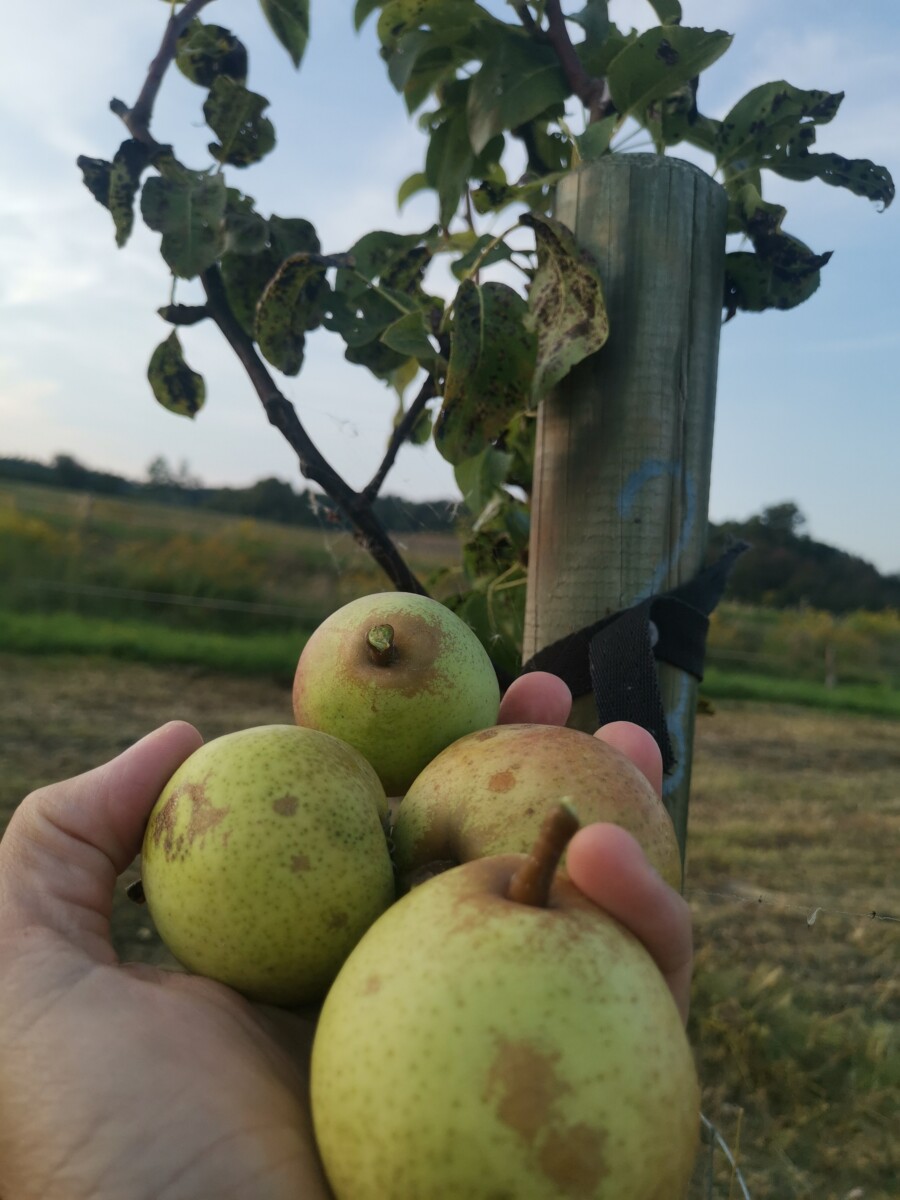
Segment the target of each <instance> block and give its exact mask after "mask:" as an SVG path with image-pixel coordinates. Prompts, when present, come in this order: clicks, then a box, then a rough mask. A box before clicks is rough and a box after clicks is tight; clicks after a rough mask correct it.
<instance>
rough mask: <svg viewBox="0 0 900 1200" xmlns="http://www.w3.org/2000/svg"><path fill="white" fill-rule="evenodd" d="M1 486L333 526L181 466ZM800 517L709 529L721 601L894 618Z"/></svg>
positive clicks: (865, 570) (284, 501) (395, 526)
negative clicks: (722, 574) (730, 553)
mask: <svg viewBox="0 0 900 1200" xmlns="http://www.w3.org/2000/svg"><path fill="white" fill-rule="evenodd" d="M0 478H6V479H14V480H20V481H22V482H27V483H39V484H43V485H45V486H49V487H60V488H69V489H72V490H75V491H86V492H92V493H94V494H97V495H104V496H123V497H131V498H135V499H144V500H153V501H156V502H157V503H165V504H177V505H183V506H185V507H191V508H203V509H209V510H212V511H215V512H222V513H233V514H235V515H238V516H244V517H253V518H256V519H258V520H267V521H278V522H281V523H283V524H287V525H300V526H305V527H307V528H321V527H322V526H323V525H327V524H332V523H334V522H337V523H340V520H339V518H338V517H337V514H336V513H335V512H334V511H333V510H332V509H331V507H330V505H329V503H328V501H327V498H326V497H324V496H322V495H321V494H320V493H317V492H313V491H311V490H304V491H300V492H297V491H295V490H294V489H293V488H292V487H291V485H290V484H289V483H285V482H284V481H283V480H281V479H274V478H269V479H261V480H259V481H258V482H257V483H254V484H252V485H251V486H249V487H244V488H209V487H204V485H203V484H202V483H201V482H200V481H199V480H198V479H195V478H194V477H193V476H192V475H191V473H190V471H189V469H188V467H187V464H184V463H183V464H181V465H180V466H179V467H177V468H173V467H172V466H170V465H169V463H167V462H166V460H165V459H164V458H157V459H154V460H153V462H152V463H151V464H150V466H149V467H148V471H147V479H146V480H144V481H141V482H139V481H135V480H130V479H125V478H124V477H123V476H121V475H114V474H110V473H109V472H106V471H95V470H93V469H92V468H90V467H86V466H84V465H83V464H82V463H80V462H78V461H77V459H75V458H72V457H71V456H70V455H67V454H60V455H57V456H56V458H54V459H53V461H52V462H50V463H49V464H44V463H40V462H36V461H33V460H31V459H25V458H0ZM375 508H376V512H377V513H378V516H379V518H380V519H381V521H382V523H383V524H384V526H385V528H387V529H389V530H391V531H392V532H395V533H413V532H444V533H449V532H454V531H456V530H457V529H458V528H459V517H458V506H457V505H456V504H455V503H454V502H453V501H452V500H435V501H429V502H425V503H422V502H416V501H412V500H404V499H401V498H400V497H398V496H384V497H380V498H379V499H378V500H377V502H376V505H375ZM805 524H806V518H805V517H804V515H803V513H802V512H801V511H800V509H799V508H798V507H797V505H796V504H794V503H792V502H790V501H787V502H785V503H782V504H776V505H773V506H771V507H769V508H766V509H764V510H763V511H762V512H761V513H760V514H759V515H757V516H753V517H750V518H749V520H747V521H726V522H724V523H722V524H719V525H711V526H710V557H711V558H712V557H715V556H717V555H718V554H719V553H721V552H722V550H723V549H725V547H726V546H728V545H730V544H732V543H733V542H735V541H737V540H743V541H746V542H749V543H750V547H751V549H750V550H749V551H748V552H747V553H746V554H744V555H742V556H741V558H740V559H739V560H738V562H737V565H736V566H735V568H734V570H733V571H732V573H731V576H730V577H729V580H728V592H727V595H728V598H729V599H731V600H737V601H743V602H745V603H747V604H763V605H767V606H768V607H771V608H797V607H801V606H804V605H806V606H808V607H810V608H817V609H821V610H823V611H824V612H831V613H836V614H841V613H846V612H853V611H855V610H858V609H865V610H868V611H872V612H878V611H882V610H883V609H887V608H892V609H900V574H898V575H881V574H880V573H879V572H878V571H877V570H876V568H875V567H874V566H873V565H872V564H871V563H869V562H866V561H865V560H864V559H862V558H858V557H856V555H853V554H847V553H846V552H845V551H843V550H837V549H835V548H834V547H833V546H827V545H825V544H823V543H822V542H815V541H813V540H812V538H810V537H809V536H807V535H806V534H804V533H803V532H802V531H803V527H804V525H805Z"/></svg>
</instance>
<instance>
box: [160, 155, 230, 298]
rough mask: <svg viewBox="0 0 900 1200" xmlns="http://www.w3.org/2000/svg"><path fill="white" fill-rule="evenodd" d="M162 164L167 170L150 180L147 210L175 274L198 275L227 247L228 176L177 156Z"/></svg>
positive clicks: (163, 168)
mask: <svg viewBox="0 0 900 1200" xmlns="http://www.w3.org/2000/svg"><path fill="white" fill-rule="evenodd" d="M158 165H159V168H160V172H161V174H160V175H159V176H157V177H154V178H152V179H148V180H147V182H146V183H145V184H144V190H143V192H142V193H141V213H142V215H143V218H144V220H145V221H146V223H147V224H148V225H149V226H150V228H151V229H154V230H156V232H157V233H161V234H162V245H161V247H160V250H161V253H162V256H163V258H164V259H165V260H166V262H167V263H168V265H169V267H170V268H171V269H172V272H173V274H175V275H177V276H179V277H180V278H182V279H192V278H193V277H194V276H195V275H199V274H200V272H201V271H205V270H206V268H207V267H211V266H212V264H213V263H214V262H215V261H216V259H217V258H218V257H219V255H220V254H221V253H222V250H223V249H224V246H225V230H224V222H223V217H224V215H225V190H226V189H225V180H224V179H223V178H222V176H221V175H208V174H206V173H205V172H203V171H188V170H187V168H185V167H183V166H181V164H180V163H177V162H176V161H175V160H174V159H171V158H170V159H167V160H164V161H162V162H160V163H159V164H158Z"/></svg>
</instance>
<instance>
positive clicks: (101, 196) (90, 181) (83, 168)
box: [75, 154, 112, 208]
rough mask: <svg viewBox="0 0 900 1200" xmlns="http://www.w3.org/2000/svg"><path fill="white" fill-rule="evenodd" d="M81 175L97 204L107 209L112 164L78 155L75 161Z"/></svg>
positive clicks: (103, 159)
mask: <svg viewBox="0 0 900 1200" xmlns="http://www.w3.org/2000/svg"><path fill="white" fill-rule="evenodd" d="M75 165H76V166H77V167H78V169H79V171H80V172H81V175H82V181H83V183H84V186H85V187H86V188H87V190H88V191H89V192H90V193H91V195H92V196H93V197H94V199H95V200H96V201H97V203H98V204H102V205H103V207H104V208H109V177H110V175H111V174H112V163H111V162H107V161H106V159H105V158H88V156H87V155H86V154H80V155H79V156H78V158H77V159H76V160H75Z"/></svg>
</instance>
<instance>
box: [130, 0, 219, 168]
mask: <svg viewBox="0 0 900 1200" xmlns="http://www.w3.org/2000/svg"><path fill="white" fill-rule="evenodd" d="M211 3H212V0H188V2H187V4H185V6H184V7H183V8H182V9H181V11H180V12H178V13H175V12H173V13H172V15H171V17H169V21H168V24H167V25H166V28H165V32H164V33H163V37H162V41H161V42H160V46H159V50H158V51H157V53H156V57H155V58H154V60H153V62H152V63H151V64H150V67H149V69H148V71H147V78H146V79H145V80H144V86H143V87H142V88H141V91H140V94H139V96H138V98H137V100H135V102H134V104H133V105H132V107H131V108H128V107H127V106H126V105H125V104H123V103H122V101H121V100H113V101H111V103H110V106H109V107H110V108H111V109H112V111H113V112H114V113H115V114H116V116H118V117H121V118H122V120H123V121H124V123H125V127H126V129H127V130H128V132H129V133H130V134H131V136H132V137H133V138H134V139H135V141H138V142H143V143H144V145H146V146H153V147H154V148H156V147H157V146H158V145H159V143H158V142H157V141H156V139H155V138H154V137H153V136H152V135H151V133H150V119H151V117H152V116H153V106H154V104H155V103H156V97H157V94H158V92H159V89H160V85H161V84H162V81H163V76H164V75H165V73H166V71H167V70H168V68H169V67H170V66H171V64H172V61H173V59H174V58H175V53H176V51H177V49H178V39H179V38H180V37H181V35H182V34H183V33H184V31H185V30H186V29H187V28H188V26H189V25H190V24H191V22H192V21H193V20H194V18H195V17H196V16H197V14H198V13H199V12H200V11H201V9H204V8H206V6H207V4H211Z"/></svg>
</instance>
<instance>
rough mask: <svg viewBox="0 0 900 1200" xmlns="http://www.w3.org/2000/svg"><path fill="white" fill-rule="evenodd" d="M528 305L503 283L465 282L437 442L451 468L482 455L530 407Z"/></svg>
mask: <svg viewBox="0 0 900 1200" xmlns="http://www.w3.org/2000/svg"><path fill="white" fill-rule="evenodd" d="M526 313H527V306H526V304H525V301H524V300H523V299H522V297H521V296H520V295H519V294H518V293H517V292H514V291H513V289H512V288H511V287H507V285H506V284H504V283H493V282H492V283H486V284H484V285H483V286H481V287H479V286H478V285H477V284H475V283H473V282H472V281H471V280H466V282H465V283H463V284H462V285H461V287H460V289H459V292H458V293H457V296H456V303H455V312H454V317H453V329H452V334H451V342H450V361H449V364H448V367H447V378H446V382H445V385H444V402H443V405H442V407H441V411H440V415H439V417H438V420H437V423H436V424H435V430H434V433H435V443H436V445H437V448H438V450H439V451H440V452H441V454H442V455H443V456H444V458H446V459H447V461H448V462H451V463H454V464H455V463H459V462H462V460H463V459H466V458H471V457H472V456H473V455H475V454H478V453H480V451H481V450H482V449H483V448H484V446H485V445H486V444H487V443H488V442H490V441H492V440H493V439H494V438H496V437H498V436H499V435H500V434H501V433H502V432H503V430H504V428H505V427H506V425H507V424H508V423H509V421H510V419H511V418H512V417H513V416H514V415H515V414H516V413H517V412H519V411H520V410H521V409H523V408H527V407H528V405H529V401H530V396H531V385H532V378H533V375H534V366H535V357H536V354H537V339H536V338H535V336H534V334H533V333H532V332H531V330H529V329H527V328H526V327H525V323H524V317H525V315H526Z"/></svg>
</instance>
